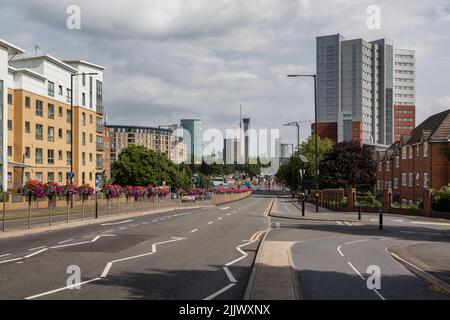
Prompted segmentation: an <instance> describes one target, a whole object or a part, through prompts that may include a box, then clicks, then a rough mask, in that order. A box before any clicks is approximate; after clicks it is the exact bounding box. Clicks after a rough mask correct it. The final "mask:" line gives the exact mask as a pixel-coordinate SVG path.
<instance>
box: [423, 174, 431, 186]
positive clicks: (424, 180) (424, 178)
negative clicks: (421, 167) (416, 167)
mask: <svg viewBox="0 0 450 320" xmlns="http://www.w3.org/2000/svg"><path fill="white" fill-rule="evenodd" d="M423 187H424V188H429V187H430V184H429V181H428V173H426V172H425V173H424V174H423Z"/></svg>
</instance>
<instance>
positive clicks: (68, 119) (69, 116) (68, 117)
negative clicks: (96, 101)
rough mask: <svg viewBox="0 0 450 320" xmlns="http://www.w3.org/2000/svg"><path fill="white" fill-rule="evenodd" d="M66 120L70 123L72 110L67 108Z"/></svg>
mask: <svg viewBox="0 0 450 320" xmlns="http://www.w3.org/2000/svg"><path fill="white" fill-rule="evenodd" d="M66 122H67V123H72V111H71V110H67V117H66Z"/></svg>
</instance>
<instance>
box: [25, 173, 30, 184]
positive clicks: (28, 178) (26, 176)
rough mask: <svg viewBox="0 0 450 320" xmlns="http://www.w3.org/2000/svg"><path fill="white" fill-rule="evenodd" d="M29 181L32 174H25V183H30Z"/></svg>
mask: <svg viewBox="0 0 450 320" xmlns="http://www.w3.org/2000/svg"><path fill="white" fill-rule="evenodd" d="M28 181H30V173H29V172H25V181H24V182H28Z"/></svg>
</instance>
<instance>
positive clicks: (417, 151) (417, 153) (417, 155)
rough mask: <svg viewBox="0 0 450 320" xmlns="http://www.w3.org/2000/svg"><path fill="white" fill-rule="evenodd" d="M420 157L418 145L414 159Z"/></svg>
mask: <svg viewBox="0 0 450 320" xmlns="http://www.w3.org/2000/svg"><path fill="white" fill-rule="evenodd" d="M418 157H420V145H417V146H416V158H418Z"/></svg>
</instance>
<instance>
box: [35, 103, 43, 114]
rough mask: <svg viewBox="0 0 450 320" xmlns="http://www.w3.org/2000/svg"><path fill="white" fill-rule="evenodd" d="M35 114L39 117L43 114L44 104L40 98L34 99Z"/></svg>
mask: <svg viewBox="0 0 450 320" xmlns="http://www.w3.org/2000/svg"><path fill="white" fill-rule="evenodd" d="M36 115H37V116H39V117H43V116H44V105H43V104H42V101H41V100H36Z"/></svg>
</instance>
